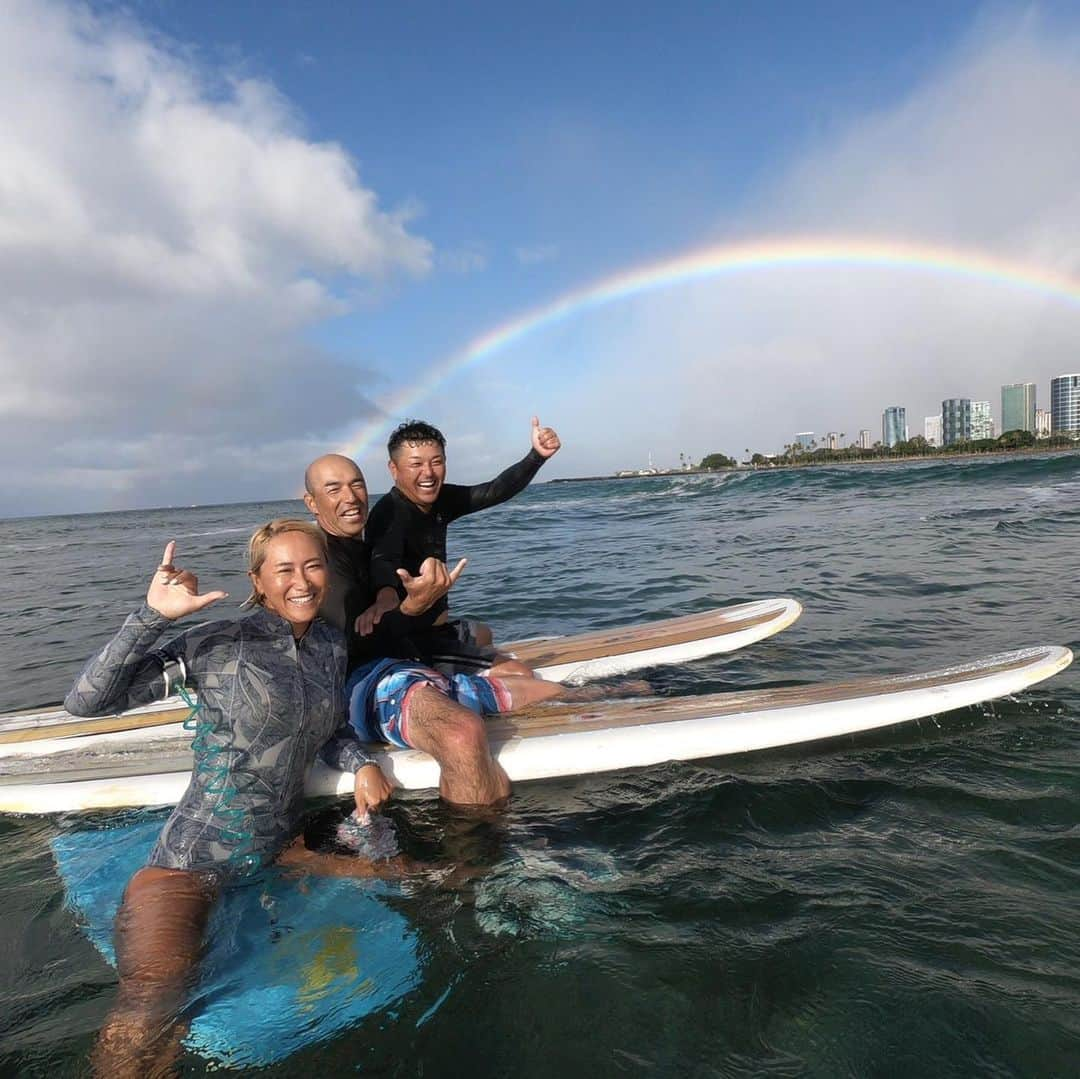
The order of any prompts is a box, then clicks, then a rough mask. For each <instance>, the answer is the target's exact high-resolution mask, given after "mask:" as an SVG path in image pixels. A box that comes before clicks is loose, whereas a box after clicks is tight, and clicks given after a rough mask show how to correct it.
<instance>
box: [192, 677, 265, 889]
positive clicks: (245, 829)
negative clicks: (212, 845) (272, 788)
mask: <svg viewBox="0 0 1080 1079" xmlns="http://www.w3.org/2000/svg"><path fill="white" fill-rule="evenodd" d="M176 691H177V693H179V694H180V699H181V700H182V701H183V702H184V704H186V705H187V706H188V708H190V709H191V711H190V712H188V714H187V717H186V718H185V719H184V724H183V725H184V730H185V731H190V732H191V733H192V734H194V737H193V738H192V739H191V748H192V751H193V752H194V753H195V760H196V764H195V771H196V772H197V773H198V774H199V775H200V776H203V777H205V779H206V786H205V790H206V791H207V793H208V794H216V795H217V796H218V804H217V809H216V813H217V815H218V816H220V817H224V818H225V820H226V821H228V822H229V823H228V824H227V825H226V827H224V828H222V829H221V840H222V842H223V843H232V844H234V846H233V849H232V851H231V853H230V854H229V858H228V861H229V864H230V865H233V866H235V867H237V868H239V869H240V870H241V871H242V872H244V873H252V872H254V871H255V870H256V869H258V868H259V866H260V865H262V859H261V858H260V857H259V856H258V855H257V854H255V853H254V852H253V851H252V849H251V848H252V846H253V844H254V836H253V835H252V833H251V828H250V826H249V824H248V814H247V810H245V809H244V808H242V807H241V806H235V805H233V804H232V802H233V799H235V798H236V796H237V794H238V793H239V792H238V791H237V788H236V786H235V784H234V783H233V782H232V777H231V776H230V774H229V760H228V753H229V750H228V747H227V746H220V745H214V744H213V743H212V742H211V741H210V735H211V733H212V732H213V729H214V728H213V725H212V724H210V723H208V722H207V721H206V720H203V719H199V713H200V712H201V711H202V702H201V701H197V700H195V698H194V697H192V696H191V694H190V693H188V691H187V689H186V688H185V687H184V686H178V687H177V690H176Z"/></svg>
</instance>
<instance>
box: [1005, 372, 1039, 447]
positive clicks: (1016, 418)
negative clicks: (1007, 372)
mask: <svg viewBox="0 0 1080 1079" xmlns="http://www.w3.org/2000/svg"><path fill="white" fill-rule="evenodd" d="M1034 430H1035V383H1034V382H1013V383H1012V384H1011V385H1009V386H1002V387H1001V433H1002V434H1004V433H1005V432H1006V431H1032V432H1034Z"/></svg>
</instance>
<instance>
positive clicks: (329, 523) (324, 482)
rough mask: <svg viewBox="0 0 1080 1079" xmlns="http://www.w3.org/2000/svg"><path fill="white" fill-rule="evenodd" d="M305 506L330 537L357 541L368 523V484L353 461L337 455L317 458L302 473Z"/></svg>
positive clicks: (328, 454)
mask: <svg viewBox="0 0 1080 1079" xmlns="http://www.w3.org/2000/svg"><path fill="white" fill-rule="evenodd" d="M304 488H305V491H306V494H305V495H304V504H305V505H306V506H307V508H308V509H309V510H310V511H311V513H312V514H313V515H314V517H315V520H316V522H317V523H318V525H319V527H320V528H321V529H322V530H323V531H324V532H326V533H327V534H328V535H331V536H348V537H350V538H352V539H358V538H359V537H360V536H362V535H363V533H364V522H365V521H366V520H367V505H368V498H367V484H366V483H364V474H363V472H361V471H360V468H359V466H358V465H357V463H356V462H355V461H351V460H349V458H348V457H343V456H342V455H341V454H340V453H327V454H324V455H323V456H322V457H318V458H316V459H315V460H314V461H312V462H311V464H310V465H308V466H307V468H306V469H305V471H304Z"/></svg>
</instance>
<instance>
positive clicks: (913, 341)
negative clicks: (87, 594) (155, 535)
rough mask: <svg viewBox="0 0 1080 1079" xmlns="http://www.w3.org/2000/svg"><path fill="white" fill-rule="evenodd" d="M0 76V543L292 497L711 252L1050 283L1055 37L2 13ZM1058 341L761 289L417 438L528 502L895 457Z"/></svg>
mask: <svg viewBox="0 0 1080 1079" xmlns="http://www.w3.org/2000/svg"><path fill="white" fill-rule="evenodd" d="M0 41H4V42H6V43H7V44H6V45H0V61H3V67H4V69H5V70H6V71H7V72H8V74H7V75H6V76H0V83H3V84H4V85H5V92H6V93H7V94H8V98H9V100H12V99H14V100H16V101H21V102H22V107H21V108H19V109H18V117H19V119H18V122H17V123H16V124H15V125H14V126H13V128H12V130H10V131H8V132H7V133H6V134H5V133H3V132H0V162H5V163H6V164H7V166H8V168H7V172H8V176H9V179H8V182H7V183H6V184H5V182H4V181H3V180H0V295H2V296H3V298H2V299H0V365H2V370H0V374H2V375H3V377H4V384H5V385H6V387H7V388H6V390H4V391H2V392H0V413H2V418H4V419H5V424H4V426H3V430H4V434H3V435H2V436H0V437H2V438H3V439H4V440H5V441H4V445H3V450H4V455H5V457H6V458H8V459H9V460H11V461H13V462H15V465H16V467H15V468H13V469H12V470H11V471H10V476H9V478H8V479H6V480H5V483H4V486H3V490H2V493H0V513H3V514H19V513H38V512H65V511H83V510H94V509H104V508H125V507H128V506H140V505H157V504H162V503H166V504H168V503H173V502H178V503H190V502H209V501H232V500H241V499H248V498H259V497H280V496H288V495H291V494H293V493H294V492H295V490H296V477H298V476H299V474H300V473H301V472H302V469H303V465H304V464H305V463H306V461H307V459H309V458H310V457H311V456H314V455H315V454H316V453H318V452H320V451H321V450H323V449H326V448H336V446H337V445H339V444H340V443H341V440H342V439H343V438H345V437H346V436H347V434H348V432H349V431H351V430H352V429H354V428H355V426H356V424H357V423H358V422H359V421H360V420H361V419H363V418H364V417H365V416H367V417H370V416H373V415H378V414H379V410H380V409H381V408H383V405H384V403H385V402H386V401H388V400H390V399H392V397H393V395H394V394H395V393H397V392H399V391H400V390H401V388H402V387H407V386H409V385H410V384H418V383H422V382H423V381H424V379H425V373H426V372H427V371H428V370H429V369H430V368H431V367H432V365H434V364H437V363H438V362H439V361H440V360H442V359H443V358H444V357H446V356H447V355H449V354H451V353H454V352H455V351H457V350H458V349H459V348H461V347H462V346H463V345H464V343H465V342H467V341H468V340H470V339H471V338H473V337H476V336H478V335H480V334H482V333H484V332H485V331H487V330H489V329H491V328H493V327H496V326H498V325H500V324H502V323H504V322H505V321H507V320H508V319H510V318H512V317H514V316H516V315H517V314H519V313H521V312H522V311H526V310H529V309H531V308H534V307H537V306H541V305H543V304H545V303H547V302H549V301H551V300H553V299H555V298H556V297H558V296H559V295H561V294H563V293H566V292H568V291H573V290H577V289H580V288H581V287H583V286H585V285H587V284H588V283H589V282H592V281H595V280H599V279H602V278H604V277H606V276H608V275H611V274H613V273H615V272H618V271H621V270H626V269H629V268H631V267H634V266H637V265H641V264H644V263H647V262H650V261H652V260H655V259H659V258H664V257H669V256H672V255H675V254H678V253H679V252H683V251H687V250H690V249H692V248H695V247H700V246H703V245H707V244H722V243H725V242H731V241H753V240H755V239H759V238H764V237H769V236H776V235H802V234H829V235H844V236H851V237H856V238H857V237H860V236H888V237H892V238H893V239H895V240H897V241H909V242H917V243H922V244H927V245H932V246H942V247H953V248H960V247H962V248H964V249H965V250H969V251H978V252H984V253H986V254H987V255H990V256H995V257H999V258H1003V259H1007V260H1009V261H1012V262H1015V263H1017V264H1024V265H1031V266H1038V267H1043V268H1045V269H1046V270H1047V271H1048V272H1053V273H1055V274H1058V275H1064V276H1067V277H1071V276H1074V275H1076V273H1077V272H1078V271H1080V266H1077V265H1075V262H1076V258H1077V257H1076V255H1075V254H1074V252H1075V251H1076V250H1078V249H1080V245H1078V244H1077V243H1076V241H1077V240H1080V207H1078V206H1077V204H1076V198H1075V196H1074V194H1073V192H1075V191H1076V190H1078V189H1080V185H1078V183H1077V181H1078V180H1080V176H1078V175H1077V173H1078V172H1080V158H1078V151H1077V150H1076V149H1074V148H1073V145H1072V144H1073V143H1075V134H1074V132H1075V127H1076V122H1077V121H1078V120H1080V13H1077V11H1076V9H1075V5H1071V4H1046V3H1044V4H1038V5H1013V4H993V5H986V4H976V3H933V4H931V3H926V4H922V3H907V4H895V5H878V4H866V3H817V4H813V5H801V4H789V3H778V2H777V3H762V4H733V3H732V4H722V3H713V4H702V3H666V4H664V5H659V4H644V3H625V2H623V3H562V2H557V3H545V4H520V5H506V4H495V3H461V4H453V5H447V4H434V3H431V4H427V3H405V4H400V3H399V4H367V3H345V2H337V3H329V2H327V3H319V2H312V3H306V4H304V5H300V4H285V3H281V4H268V3H256V2H254V0H231V2H230V3H225V4H222V3H210V2H201V0H184V2H180V0H152V2H135V3H128V4H124V5H117V4H113V3H100V2H99V3H91V4H90V5H88V6H87V5H80V4H73V3H68V2H65V0H39V2H35V3H31V2H29V0H11V2H10V4H9V5H6V7H5V10H4V12H2V13H0ZM4 237H6V241H5V240H4ZM5 247H6V249H7V254H6V257H5V254H4V249H5ZM1078 327H1080V312H1078V311H1077V310H1076V309H1075V307H1070V305H1068V304H1062V303H1061V302H1060V301H1047V300H1045V298H1040V297H1037V296H1036V297H1030V296H1029V297H1018V296H1014V295H1012V294H1009V293H1008V292H1007V291H1003V290H1000V289H998V290H996V291H995V290H994V289H993V288H985V287H984V288H981V289H980V288H979V287H977V286H974V285H967V286H964V287H960V286H959V285H957V284H956V282H955V281H941V280H933V279H927V278H926V277H912V276H911V275H905V274H897V275H893V276H888V277H882V276H881V275H877V274H870V275H868V274H867V273H866V272H865V271H864V270H860V269H859V268H849V269H848V270H846V271H837V270H830V271H821V272H818V273H812V272H806V271H799V272H795V271H777V272H775V273H771V274H768V275H759V276H754V277H752V278H751V277H748V278H747V279H746V280H741V279H740V280H736V281H730V280H728V281H723V282H720V281H717V282H711V283H710V282H699V283H697V284H695V285H693V286H687V287H685V288H680V289H675V290H669V291H665V292H663V294H657V295H652V296H647V297H641V298H638V299H635V300H634V301H632V302H631V301H627V302H623V303H619V304H613V305H610V306H609V307H607V308H605V309H603V310H600V311H594V312H591V313H583V314H582V315H581V317H579V318H573V319H570V320H568V321H566V322H565V323H563V324H561V325H560V326H558V327H556V328H551V329H547V330H543V331H538V332H537V333H535V334H532V335H529V336H528V337H527V338H526V339H524V340H522V341H519V342H517V343H515V344H514V345H513V346H512V347H510V348H508V349H506V350H504V351H503V352H502V353H499V354H497V355H496V356H494V357H493V358H492V359H491V360H490V361H488V362H487V363H486V364H485V365H483V366H481V367H476V368H473V369H471V370H469V371H467V372H464V373H462V374H460V375H459V376H457V377H455V378H453V379H451V380H449V381H448V382H447V383H446V384H445V385H444V386H443V387H442V388H441V390H440V392H439V393H438V394H437V395H436V396H434V397H430V398H428V399H426V400H425V401H423V402H421V403H419V404H418V405H417V410H418V411H421V412H422V413H423V414H424V415H425V416H426V417H427V418H429V419H431V420H433V421H434V422H436V423H438V424H440V425H441V426H443V428H444V429H445V430H446V432H447V434H448V435H449V436H450V438H451V457H450V460H451V469H452V473H451V475H452V478H458V479H462V480H478V479H483V478H487V477H488V476H490V475H491V474H492V473H493V472H494V471H496V470H497V469H498V467H500V466H501V465H502V464H504V463H506V462H508V461H510V460H513V459H515V458H516V457H517V456H518V455H519V454H520V453H521V452H523V451H524V449H525V448H526V446H527V444H528V443H527V439H528V422H529V417H530V416H531V415H532V414H533V413H534V412H538V413H539V414H540V415H541V417H542V419H543V420H544V421H545V422H548V423H551V424H552V425H554V426H556V427H557V428H559V429H560V431H561V433H562V435H563V438H564V443H565V447H566V448H565V450H564V452H563V453H562V454H560V455H559V457H557V458H556V459H555V460H554V461H553V462H552V463H551V465H550V466H549V467H548V469H547V470H546V471H547V472H548V473H549V474H550V475H551V476H556V475H578V474H588V473H593V472H605V471H613V470H615V469H617V468H622V467H636V466H640V465H642V464H644V462H645V459H646V457H647V455H648V454H649V453H652V455H653V457H654V459H655V460H656V461H657V463H659V464H669V465H674V464H676V463H677V460H678V456H679V453H681V452H685V453H686V454H687V456H690V457H693V458H695V459H696V458H698V457H700V456H702V455H704V454H706V453H709V452H714V451H718V450H719V451H724V452H728V453H737V452H739V451H741V449H742V448H743V447H744V446H747V445H750V446H752V447H754V448H757V449H762V450H765V451H768V450H774V449H777V448H779V447H780V446H782V445H783V444H784V443H785V442H788V441H790V438H791V435H792V434H793V433H794V431H796V430H815V431H818V432H824V431H825V430H843V431H846V432H848V433H851V434H854V432H856V431H857V430H858V429H859V428H860V427H868V428H870V429H871V430H875V429H876V428H877V427H878V426H879V425H880V414H881V409H882V408H884V407H885V406H886V405H888V404H897V403H900V404H905V405H906V406H907V407H908V414H909V423H911V426H912V433H916V431H917V430H918V429H921V427H920V425H921V418H922V416H923V415H924V414H929V413H930V412H932V411H933V410H934V409H935V408H936V402H939V401H940V400H941V398H943V397H947V396H954V395H966V396H972V397H976V398H978V397H986V398H988V399H990V400H991V402H992V403H993V404H994V412H995V414H996V413H997V411H998V406H997V403H996V399H997V393H998V387H999V386H1000V384H1001V383H1002V382H1012V381H1016V380H1020V379H1032V380H1036V381H1038V382H1039V384H1040V401H1039V404H1040V406H1045V404H1046V403H1047V402H1046V389H1045V384H1046V382H1047V380H1048V378H1049V377H1050V375H1052V374H1057V373H1061V372H1062V371H1066V370H1069V371H1071V370H1076V369H1077V367H1078V363H1080V361H1076V360H1074V359H1073V358H1072V357H1074V356H1075V355H1076V352H1077V349H1076V344H1077V330H1078ZM163 387H167V390H166V392H164V393H163ZM399 418H401V417H398V416H396V415H386V416H384V417H383V419H384V420H385V422H386V423H387V424H391V423H392V422H394V421H396V420H397V419H399ZM361 464H362V465H363V466H364V467H365V470H366V471H368V472H369V474H371V475H370V478H371V483H372V486H373V487H375V488H376V489H379V488H380V487H382V486H384V482H383V473H382V462H381V455H380V454H379V453H377V452H372V453H370V454H367V455H365V458H364V459H363V460H362V461H361Z"/></svg>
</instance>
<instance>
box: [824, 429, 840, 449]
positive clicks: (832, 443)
mask: <svg viewBox="0 0 1080 1079" xmlns="http://www.w3.org/2000/svg"><path fill="white" fill-rule="evenodd" d="M825 448H826V449H827V450H838V449H839V448H840V435H839V433H838V432H836V431H830V432H829V433H828V434H827V435H826V436H825Z"/></svg>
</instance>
